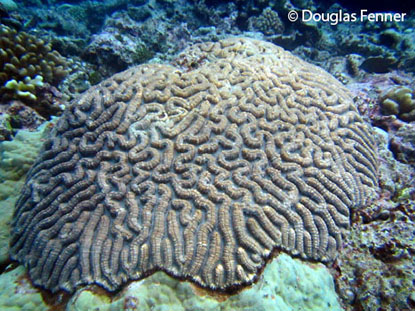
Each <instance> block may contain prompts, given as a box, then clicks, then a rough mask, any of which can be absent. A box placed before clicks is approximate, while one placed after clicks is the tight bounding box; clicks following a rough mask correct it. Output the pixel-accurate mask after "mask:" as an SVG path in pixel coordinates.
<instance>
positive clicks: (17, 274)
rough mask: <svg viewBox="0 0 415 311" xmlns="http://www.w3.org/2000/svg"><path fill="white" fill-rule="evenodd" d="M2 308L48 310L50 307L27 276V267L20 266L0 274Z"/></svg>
mask: <svg viewBox="0 0 415 311" xmlns="http://www.w3.org/2000/svg"><path fill="white" fill-rule="evenodd" d="M0 310H2V311H46V310H50V308H49V307H48V306H47V305H46V304H45V303H44V301H43V299H42V295H41V294H40V293H39V291H38V290H36V289H35V288H33V287H32V286H31V285H30V282H29V280H28V279H27V278H25V269H24V268H23V267H22V266H19V267H17V268H16V269H13V270H11V271H7V272H4V273H2V274H1V275H0Z"/></svg>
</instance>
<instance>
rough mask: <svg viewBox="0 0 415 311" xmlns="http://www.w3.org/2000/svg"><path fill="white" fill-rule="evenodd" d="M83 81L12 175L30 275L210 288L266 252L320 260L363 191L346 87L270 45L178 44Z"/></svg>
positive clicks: (224, 284) (364, 128)
mask: <svg viewBox="0 0 415 311" xmlns="http://www.w3.org/2000/svg"><path fill="white" fill-rule="evenodd" d="M173 63H174V64H175V65H174V66H173V65H161V64H145V65H140V66H136V67H133V68H130V69H128V70H126V71H124V72H121V73H118V74H116V75H114V76H112V77H111V78H109V79H107V80H105V81H103V82H101V83H100V84H98V85H96V86H93V87H91V88H90V89H89V90H88V91H87V92H85V93H84V94H83V95H81V96H80V97H79V98H78V99H77V100H75V101H74V102H73V103H72V104H71V105H70V106H69V107H68V108H67V109H66V110H65V112H64V113H63V116H62V117H61V118H60V119H59V121H58V123H57V124H56V126H55V127H54V128H53V130H52V132H51V134H50V136H49V137H48V138H47V140H46V142H45V143H44V145H43V147H42V150H41V152H40V155H39V156H38V158H37V160H36V162H35V164H34V165H33V167H32V168H31V170H30V171H29V173H28V175H27V180H26V183H25V185H24V187H23V190H22V193H21V195H20V197H19V199H18V201H17V203H16V210H15V213H14V216H13V221H12V232H11V233H12V238H11V243H10V253H11V257H12V258H13V259H14V260H17V261H19V262H20V263H22V264H23V265H24V266H25V267H26V268H27V270H28V272H29V275H30V278H31V280H32V281H33V283H34V284H36V285H38V286H40V287H42V288H46V289H48V290H50V291H51V292H57V291H60V290H64V291H68V292H74V291H75V289H77V288H79V287H80V286H83V285H87V284H98V285H99V286H101V287H103V288H105V289H107V290H109V291H115V290H119V289H120V288H121V287H122V286H123V285H124V284H126V283H127V282H128V281H131V280H138V279H142V278H145V277H148V276H149V275H150V274H152V273H153V272H155V271H159V270H160V271H165V272H167V273H168V274H169V275H171V276H173V277H175V278H178V279H185V280H189V281H191V282H194V283H195V284H197V285H198V286H201V287H203V288H207V289H211V290H215V291H229V290H234V289H239V288H241V287H244V286H246V285H247V284H250V283H252V282H253V281H255V280H256V279H257V278H258V274H259V273H260V272H261V271H262V270H263V269H264V266H265V265H266V263H267V261H268V259H269V258H270V256H271V255H272V253H273V252H274V251H276V250H278V251H283V252H285V253H287V254H289V255H292V256H295V257H299V258H302V259H305V260H310V261H317V262H331V261H333V259H334V258H335V257H336V255H337V253H338V251H339V250H340V249H341V245H342V234H343V233H344V232H346V231H347V230H348V229H349V226H350V210H351V209H354V208H357V207H361V206H364V205H366V204H368V203H369V202H370V200H371V199H372V198H373V197H374V194H375V192H376V189H377V170H378V164H377V160H376V147H375V146H376V145H375V141H374V138H373V137H372V134H371V129H370V128H369V126H368V125H367V124H366V123H365V122H363V120H362V118H361V117H360V115H359V113H358V111H357V109H356V107H355V105H354V102H353V99H352V97H351V94H350V93H349V91H348V90H347V89H346V88H345V87H344V86H342V85H341V84H340V83H339V82H338V81H337V80H336V79H335V78H333V77H332V76H331V75H330V74H328V73H327V72H326V71H324V70H322V69H320V68H319V67H316V66H314V65H312V64H309V63H307V62H305V61H303V60H301V59H299V58H297V57H295V56H294V55H292V54H291V53H290V52H287V51H285V50H283V49H282V48H280V47H277V46H275V45H273V44H271V43H267V42H265V41H260V40H254V39H248V38H231V39H226V40H221V41H219V42H216V43H209V42H207V43H201V44H196V45H193V46H191V47H189V48H188V49H187V50H186V51H184V52H183V53H182V54H181V55H180V56H179V57H178V58H177V59H176V60H175V61H174V62H173Z"/></svg>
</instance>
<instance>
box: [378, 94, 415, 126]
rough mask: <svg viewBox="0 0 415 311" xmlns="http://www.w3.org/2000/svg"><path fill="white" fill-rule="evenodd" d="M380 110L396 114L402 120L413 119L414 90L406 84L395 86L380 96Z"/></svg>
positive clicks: (414, 112)
mask: <svg viewBox="0 0 415 311" xmlns="http://www.w3.org/2000/svg"><path fill="white" fill-rule="evenodd" d="M381 107H382V112H383V113H384V114H386V115H396V116H397V117H398V118H399V119H401V120H404V121H408V122H411V121H415V90H412V89H410V88H409V87H406V86H397V87H394V88H392V89H391V90H389V91H388V92H387V93H386V94H385V95H384V96H382V98H381Z"/></svg>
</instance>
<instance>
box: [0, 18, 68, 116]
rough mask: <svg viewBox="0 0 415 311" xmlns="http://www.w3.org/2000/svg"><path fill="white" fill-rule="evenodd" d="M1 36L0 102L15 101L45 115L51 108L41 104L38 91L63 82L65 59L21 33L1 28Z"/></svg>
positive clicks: (48, 45) (3, 26)
mask: <svg viewBox="0 0 415 311" xmlns="http://www.w3.org/2000/svg"><path fill="white" fill-rule="evenodd" d="M0 36H1V38H0V60H1V62H0V64H1V65H0V101H1V102H6V101H8V100H10V99H18V100H20V101H22V102H24V103H26V104H27V105H29V106H32V107H33V108H34V109H35V110H37V111H38V112H39V113H40V114H42V115H44V116H48V115H49V114H50V113H51V111H48V109H49V108H51V107H47V106H45V103H42V102H41V101H42V98H39V96H38V95H39V89H40V87H42V86H44V84H45V83H48V84H50V85H55V86H56V85H57V84H58V83H59V82H60V81H61V80H62V79H63V77H64V76H65V75H66V74H67V71H66V69H65V64H66V63H65V60H64V59H63V58H62V57H61V56H60V54H59V53H58V52H56V51H52V49H51V46H50V44H48V43H45V42H44V41H43V40H41V39H39V38H37V37H35V36H33V35H31V34H28V33H26V32H24V31H16V30H14V29H12V28H10V27H7V26H5V25H0ZM42 104H43V106H42Z"/></svg>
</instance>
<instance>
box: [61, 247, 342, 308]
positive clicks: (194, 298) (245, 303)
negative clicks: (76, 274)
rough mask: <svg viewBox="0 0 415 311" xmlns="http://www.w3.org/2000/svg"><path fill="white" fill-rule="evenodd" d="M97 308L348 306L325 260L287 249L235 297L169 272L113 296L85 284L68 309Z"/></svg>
mask: <svg viewBox="0 0 415 311" xmlns="http://www.w3.org/2000/svg"><path fill="white" fill-rule="evenodd" d="M203 294H204V295H203ZM226 298H227V299H226ZM223 300H224V301H223ZM92 310H93V311H121V310H140V311H147V310H148V311H150V310H152V311H164V310H169V311H176V310H177V311H197V310H201V311H202V310H204V311H214V310H221V311H227V310H229V311H231V310H255V311H262V310H263V311H265V310H278V311H313V310H329V311H337V310H342V309H341V307H340V305H339V303H338V301H337V295H336V292H335V289H334V283H333V278H332V277H331V275H330V274H329V273H328V271H327V269H326V268H325V267H324V266H323V265H322V264H318V265H317V264H306V263H304V262H302V261H300V260H297V259H293V258H291V257H290V256H288V255H286V254H281V255H280V256H279V257H278V258H276V259H274V261H273V262H272V263H270V264H269V265H268V266H267V267H266V268H265V271H264V274H263V276H262V278H261V279H260V280H259V281H258V282H257V283H256V284H254V285H252V286H251V287H250V288H248V289H246V290H244V291H242V292H240V293H239V294H235V295H232V296H230V297H229V298H228V297H225V296H223V297H221V296H217V297H212V296H210V295H209V294H208V293H206V292H204V291H201V290H198V289H196V288H195V287H194V286H193V285H191V284H190V283H188V282H181V281H178V280H175V279H172V278H171V277H169V276H168V275H166V274H165V273H163V272H158V273H156V274H154V275H152V276H150V277H148V278H146V279H145V280H143V281H139V282H133V283H131V284H130V285H129V286H128V287H127V288H126V289H125V290H123V291H122V292H121V293H120V294H119V295H118V296H117V297H114V298H113V299H112V300H111V299H110V298H109V297H108V296H107V295H105V294H102V293H101V294H100V293H95V292H93V291H91V290H89V289H81V290H80V291H78V292H77V293H76V294H75V295H74V296H73V297H72V299H71V300H70V301H69V303H68V305H67V311H92Z"/></svg>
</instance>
